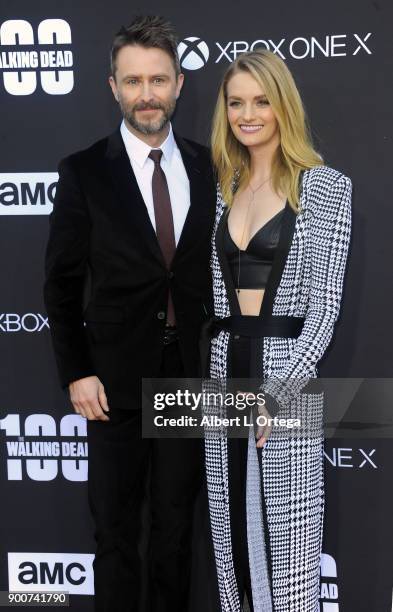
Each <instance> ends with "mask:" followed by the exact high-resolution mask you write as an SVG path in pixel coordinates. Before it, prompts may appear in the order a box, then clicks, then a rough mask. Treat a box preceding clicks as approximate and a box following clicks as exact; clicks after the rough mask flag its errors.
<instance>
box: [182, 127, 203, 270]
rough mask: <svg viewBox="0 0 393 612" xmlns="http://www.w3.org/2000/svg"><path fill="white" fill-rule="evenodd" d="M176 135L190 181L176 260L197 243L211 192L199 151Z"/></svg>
mask: <svg viewBox="0 0 393 612" xmlns="http://www.w3.org/2000/svg"><path fill="white" fill-rule="evenodd" d="M174 136H175V140H176V144H177V146H178V147H179V150H180V153H181V156H182V160H183V164H184V167H185V169H186V172H187V176H188V180H189V181H190V208H189V210H188V213H187V217H186V220H185V222H184V226H183V229H182V233H181V235H180V239H179V242H178V244H177V249H176V253H175V257H174V261H176V259H178V258H179V257H180V256H181V255H182V253H183V252H184V251H185V250H187V248H188V247H189V246H190V245H192V244H195V238H196V236H197V235H198V229H199V228H200V226H201V214H203V211H204V207H207V205H208V199H209V194H208V193H207V191H208V190H207V183H206V180H205V176H204V173H203V168H202V166H201V160H200V156H199V155H198V152H197V151H196V150H195V149H194V148H193V147H192V146H191V145H190V144H189V143H188V142H186V141H185V140H183V138H181V137H180V136H178V135H177V134H175V135H174ZM205 171H206V167H205ZM205 210H207V208H206V209H205Z"/></svg>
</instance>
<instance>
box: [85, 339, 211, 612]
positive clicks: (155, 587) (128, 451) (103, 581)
mask: <svg viewBox="0 0 393 612" xmlns="http://www.w3.org/2000/svg"><path fill="white" fill-rule="evenodd" d="M182 376H184V373H183V366H182V362H181V357H180V352H179V348H178V343H177V342H175V343H173V344H169V345H168V346H166V347H165V348H164V353H163V361H162V367H161V372H160V377H162V378H165V377H168V378H169V377H182ZM109 414H110V421H107V422H104V421H88V424H87V430H88V443H89V480H88V495H89V505H90V508H91V512H92V515H93V518H94V522H95V539H96V543H97V548H96V556H95V560H94V564H93V567H94V586H95V610H96V612H137V611H139V612H140V610H141V608H140V594H141V580H142V575H141V559H140V556H139V553H138V542H139V540H140V533H141V508H142V502H143V500H144V496H145V490H146V481H147V477H148V474H150V481H149V487H148V496H149V498H150V500H149V501H150V503H149V514H150V520H151V529H150V544H149V555H148V572H149V575H148V592H149V602H148V603H146V604H145V605H144V606H143V610H142V612H145V611H146V612H185V611H186V610H187V605H188V597H189V585H190V571H191V532H192V516H193V507H194V501H195V498H196V495H197V493H198V490H199V488H200V485H201V482H202V477H203V470H204V463H203V441H202V440H199V439H142V437H141V411H140V407H139V409H138V410H130V411H122V412H119V411H117V412H110V413H109Z"/></svg>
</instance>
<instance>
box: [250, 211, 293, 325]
mask: <svg viewBox="0 0 393 612" xmlns="http://www.w3.org/2000/svg"><path fill="white" fill-rule="evenodd" d="M295 223H296V213H295V211H294V210H293V208H292V207H291V205H290V204H289V202H288V200H287V201H286V203H285V211H284V214H283V217H282V225H281V231H280V238H279V240H278V245H277V249H276V251H275V253H274V257H273V263H272V268H271V270H270V274H269V278H268V281H267V284H266V287H265V294H264V296H263V300H262V306H261V310H260V313H259V315H260V316H261V317H262V318H264V319H269V318H270V317H271V316H272V315H273V303H274V298H275V297H276V293H277V289H278V286H279V284H280V281H281V277H282V273H283V271H284V267H285V263H286V261H287V259H288V253H289V249H290V248H291V244H292V240H293V233H294V231H295Z"/></svg>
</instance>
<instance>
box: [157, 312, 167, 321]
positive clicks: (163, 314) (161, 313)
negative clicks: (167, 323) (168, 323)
mask: <svg viewBox="0 0 393 612" xmlns="http://www.w3.org/2000/svg"><path fill="white" fill-rule="evenodd" d="M165 317H166V315H165V312H164V311H163V310H160V312H158V313H157V319H165Z"/></svg>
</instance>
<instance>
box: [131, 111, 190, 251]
mask: <svg viewBox="0 0 393 612" xmlns="http://www.w3.org/2000/svg"><path fill="white" fill-rule="evenodd" d="M120 132H121V136H122V138H123V142H124V146H125V148H126V151H127V154H128V157H129V158H130V162H131V166H132V169H133V171H134V174H135V178H136V180H137V183H138V186H139V190H140V192H141V194H142V197H143V199H144V201H145V204H146V208H147V212H148V213H149V217H150V221H151V224H152V226H153V227H154V231H155V230H156V220H155V216H154V203H153V194H152V185H151V183H152V176H153V170H154V162H153V160H152V159H150V158H149V153H150V151H151V150H152V147H150V146H149V145H147V144H146V143H145V142H143V140H141V139H140V138H138V137H137V136H135V135H134V134H132V133H131V132H130V131H129V130H128V129H127V126H126V124H125V123H124V121H123V122H122V124H121V127H120ZM157 148H159V149H161V151H162V157H161V168H162V169H163V171H164V172H165V176H166V180H167V183H168V189H169V196H170V199H171V206H172V216H173V225H174V230H175V241H176V245H177V244H178V242H179V239H180V234H181V232H182V229H183V225H184V222H185V220H186V216H187V213H188V209H189V207H190V182H189V180H188V176H187V172H186V169H185V167H184V164H183V160H182V157H181V155H180V151H179V148H178V146H177V144H176V141H175V138H174V136H173V130H172V125H171V124H169V134H168V136H167V138H166V139H165V140H164V142H163V143H162V145H161V146H160V147H157Z"/></svg>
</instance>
